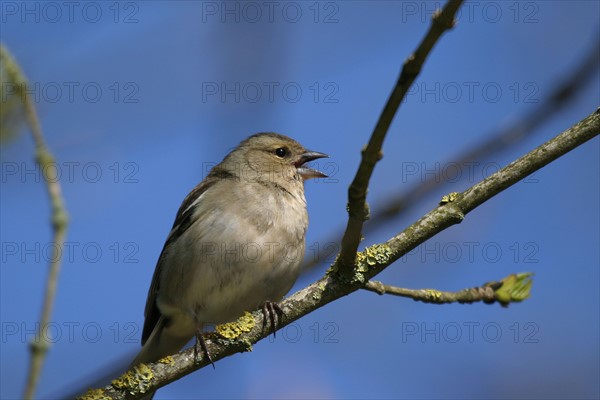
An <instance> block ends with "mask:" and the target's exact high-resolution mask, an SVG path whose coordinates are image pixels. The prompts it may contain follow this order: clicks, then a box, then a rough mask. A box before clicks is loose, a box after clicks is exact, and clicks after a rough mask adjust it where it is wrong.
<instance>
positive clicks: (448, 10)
mask: <svg viewBox="0 0 600 400" xmlns="http://www.w3.org/2000/svg"><path fill="white" fill-rule="evenodd" d="M461 4H462V0H449V1H448V3H446V5H445V6H444V8H443V9H442V10H441V11H439V10H438V11H437V12H436V13H435V14H434V15H433V18H432V23H431V26H430V28H429V31H428V32H427V34H426V35H425V37H424V38H423V41H422V42H421V43H420V44H419V46H418V47H417V50H416V51H415V52H414V53H413V54H412V55H411V56H410V57H408V59H407V60H406V61H405V63H404V66H403V67H402V72H401V73H400V77H399V78H398V81H397V82H396V86H395V87H394V90H393V91H392V94H391V95H390V97H389V98H388V101H387V104H386V105H385V107H384V109H383V111H382V112H381V116H380V117H379V120H378V121H377V125H376V126H375V129H374V130H373V133H372V134H371V138H370V139H369V143H368V144H367V146H366V147H365V148H364V149H363V151H362V160H361V163H360V165H359V167H358V171H357V172H356V175H355V177H354V180H353V181H352V184H351V185H350V188H349V189H348V224H347V225H346V230H345V232H344V236H343V238H342V243H341V250H340V254H339V257H338V261H337V263H338V264H339V265H341V266H342V268H340V269H339V271H340V272H342V274H344V275H347V274H348V273H350V272H351V270H352V265H354V259H355V257H356V250H357V249H358V245H359V244H360V241H361V237H362V227H363V224H364V222H365V221H366V220H367V219H368V218H369V206H368V205H367V202H366V199H367V188H368V186H369V180H370V179H371V175H372V174H373V170H374V168H375V164H377V162H378V161H379V160H380V159H381V147H382V146H383V141H384V139H385V135H386V134H387V132H388V129H389V127H390V125H391V123H392V120H393V119H394V116H395V115H396V111H397V110H398V107H399V106H400V103H401V102H402V99H404V96H405V95H406V93H407V92H408V90H409V89H410V86H411V85H412V83H413V82H414V80H415V78H416V77H417V76H418V75H419V73H420V72H421V67H422V66H423V63H424V62H425V59H426V58H427V56H428V55H429V52H430V51H431V49H432V48H433V46H434V45H435V44H436V43H437V41H438V39H439V38H440V37H441V36H442V34H443V33H444V32H445V31H447V30H449V29H451V28H452V27H453V26H454V23H455V20H454V16H455V15H456V12H457V10H458V8H459V7H460V5H461Z"/></svg>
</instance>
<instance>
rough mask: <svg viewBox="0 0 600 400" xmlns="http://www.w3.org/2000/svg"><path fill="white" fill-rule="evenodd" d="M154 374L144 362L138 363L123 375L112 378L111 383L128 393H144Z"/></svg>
mask: <svg viewBox="0 0 600 400" xmlns="http://www.w3.org/2000/svg"><path fill="white" fill-rule="evenodd" d="M153 378H154V374H153V373H152V370H151V369H150V367H148V366H147V365H146V364H138V365H136V366H135V367H133V368H132V369H130V370H129V371H127V372H125V373H124V374H123V375H121V376H120V377H118V378H117V379H115V380H113V381H112V382H111V384H112V385H113V386H114V387H115V388H117V389H121V390H126V391H128V392H129V394H132V395H135V394H138V393H146V392H147V391H148V389H149V387H150V383H151V382H152V379H153Z"/></svg>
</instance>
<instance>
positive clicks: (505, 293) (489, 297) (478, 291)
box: [363, 273, 532, 306]
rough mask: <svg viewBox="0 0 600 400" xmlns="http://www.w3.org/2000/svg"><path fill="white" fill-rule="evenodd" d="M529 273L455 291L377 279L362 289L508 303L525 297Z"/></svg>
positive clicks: (425, 298) (430, 299)
mask: <svg viewBox="0 0 600 400" xmlns="http://www.w3.org/2000/svg"><path fill="white" fill-rule="evenodd" d="M531 275H532V274H531V273H522V274H511V275H509V276H507V277H506V278H504V279H502V280H501V281H498V282H488V283H485V284H484V285H482V286H479V287H474V288H468V289H463V290H459V291H458V292H442V291H440V290H436V289H407V288H401V287H398V286H390V285H385V284H383V283H381V282H379V281H369V282H367V283H366V284H365V286H364V287H363V289H365V290H369V291H371V292H375V293H377V294H379V295H383V294H391V295H394V296H400V297H406V298H409V299H413V300H415V301H421V302H423V303H432V304H449V303H461V304H464V303H467V304H472V303H477V302H484V303H486V304H492V303H495V302H498V303H500V304H501V305H502V306H508V304H510V303H512V302H519V301H523V300H525V299H526V298H528V297H529V293H530V289H531V284H532V280H531Z"/></svg>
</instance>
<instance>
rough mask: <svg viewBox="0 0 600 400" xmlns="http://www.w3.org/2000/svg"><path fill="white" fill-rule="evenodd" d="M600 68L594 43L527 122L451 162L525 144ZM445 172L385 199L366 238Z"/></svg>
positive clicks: (334, 239)
mask: <svg viewBox="0 0 600 400" xmlns="http://www.w3.org/2000/svg"><path fill="white" fill-rule="evenodd" d="M599 64H600V43H599V42H597V41H596V42H594V46H592V47H591V49H590V51H589V52H588V53H587V54H586V55H585V57H584V58H583V59H582V60H581V62H580V63H579V64H578V65H577V67H576V68H575V69H574V71H573V73H572V74H571V75H569V76H568V77H567V78H566V79H565V80H563V81H561V82H559V84H558V85H557V86H556V87H555V88H554V89H553V90H552V91H551V93H550V95H549V96H548V97H546V98H545V99H544V100H543V101H541V102H540V103H538V104H537V105H536V106H535V107H534V108H533V109H532V110H531V111H529V112H528V113H527V114H526V115H525V116H523V118H521V119H519V120H518V121H516V122H515V123H513V124H511V125H510V126H508V127H506V128H504V129H502V130H501V131H499V132H490V134H486V135H484V136H483V137H489V139H487V140H485V141H484V142H482V143H479V144H476V145H475V146H473V147H471V148H469V149H467V150H465V151H464V152H462V153H461V154H458V155H456V156H454V157H451V158H450V160H451V162H453V163H454V164H455V165H473V164H472V163H475V162H482V161H484V160H486V159H489V158H490V157H492V156H493V155H497V154H499V153H501V152H502V151H505V150H507V149H509V148H513V147H514V146H515V144H516V143H518V142H521V141H523V140H524V139H526V138H528V137H530V136H531V135H532V134H534V133H536V132H537V131H536V129H537V128H538V127H539V126H541V125H542V124H543V123H545V122H546V121H548V120H549V119H551V118H553V117H555V116H556V115H557V113H559V112H560V111H562V110H563V109H564V108H565V107H566V106H567V105H568V104H570V101H571V100H573V99H574V98H575V96H576V95H577V94H578V93H580V92H581V91H582V90H583V89H584V88H585V87H587V83H588V82H589V81H590V80H591V79H592V78H594V77H595V76H597V71H598V65H599ZM441 175H442V171H441V170H439V171H438V172H437V173H435V174H426V175H425V176H424V177H423V178H424V179H422V180H420V181H419V182H418V183H416V184H414V185H412V186H410V187H409V188H407V189H405V190H403V191H402V192H401V193H398V194H396V195H391V196H389V197H388V198H386V199H385V203H383V204H381V205H379V206H378V207H377V208H376V209H374V210H373V211H372V213H371V215H370V218H369V221H368V223H366V224H365V225H364V227H363V234H364V235H366V234H367V233H370V232H373V231H375V230H376V229H379V228H381V227H382V225H383V224H384V223H390V222H392V221H393V219H394V218H396V217H397V216H398V215H400V214H402V213H403V212H405V211H406V210H408V209H409V208H410V207H412V206H414V205H416V204H420V202H421V200H423V199H424V198H426V197H427V196H429V195H431V194H433V193H434V192H436V191H437V190H439V189H440V187H442V186H444V185H446V184H447V182H446V181H445V180H444V179H442V176H441ZM342 235H343V233H342V232H339V231H336V232H335V233H333V234H331V235H330V236H329V238H328V239H327V240H322V241H321V243H339V242H338V240H339V239H338V238H339V237H341V236H342ZM330 262H331V260H322V259H319V258H318V257H312V258H310V259H309V260H307V262H306V263H305V264H304V266H303V270H304V271H307V270H310V269H311V268H313V267H315V266H317V265H320V264H321V263H330Z"/></svg>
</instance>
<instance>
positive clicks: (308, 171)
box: [295, 150, 329, 180]
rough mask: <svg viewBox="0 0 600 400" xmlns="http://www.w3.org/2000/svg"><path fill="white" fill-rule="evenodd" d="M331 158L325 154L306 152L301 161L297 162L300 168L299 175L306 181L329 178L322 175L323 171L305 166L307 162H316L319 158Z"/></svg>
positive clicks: (301, 156) (301, 155) (297, 166)
mask: <svg viewBox="0 0 600 400" xmlns="http://www.w3.org/2000/svg"><path fill="white" fill-rule="evenodd" d="M325 157H329V156H328V155H327V154H325V153H319V152H318V151H310V150H309V151H306V152H305V153H303V154H300V158H299V160H298V161H297V162H296V164H295V165H296V168H298V173H299V174H300V176H301V177H302V179H304V180H308V179H312V178H327V175H325V174H324V173H322V172H321V171H317V170H316V169H312V168H308V167H304V164H306V163H307V162H310V161H313V160H316V159H318V158H325Z"/></svg>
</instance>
